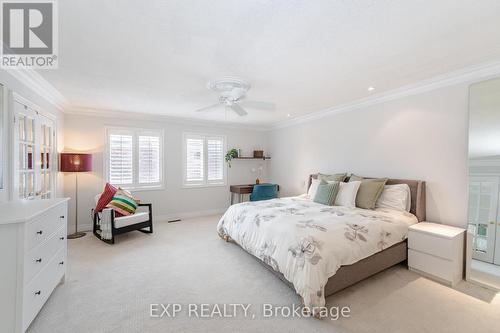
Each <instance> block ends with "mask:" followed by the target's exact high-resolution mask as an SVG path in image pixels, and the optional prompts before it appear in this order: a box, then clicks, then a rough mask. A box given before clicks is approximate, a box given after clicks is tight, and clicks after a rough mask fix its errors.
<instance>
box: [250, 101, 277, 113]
mask: <svg viewBox="0 0 500 333" xmlns="http://www.w3.org/2000/svg"><path fill="white" fill-rule="evenodd" d="M242 104H243V105H244V106H246V107H248V108H251V109H262V110H270V111H273V110H276V104H274V103H272V102H261V101H252V100H245V101H243V102H242Z"/></svg>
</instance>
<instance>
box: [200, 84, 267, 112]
mask: <svg viewBox="0 0 500 333" xmlns="http://www.w3.org/2000/svg"><path fill="white" fill-rule="evenodd" d="M207 88H208V89H210V90H212V91H215V92H217V93H218V94H219V101H218V102H217V103H215V104H212V105H209V106H206V107H203V108H201V109H198V110H196V112H203V111H208V110H211V109H216V108H218V107H220V106H224V107H225V108H226V110H233V111H234V112H235V113H236V114H237V115H239V116H246V115H247V114H248V112H247V111H246V110H245V109H244V108H243V106H245V107H248V108H253V109H262V110H270V111H271V110H274V109H276V105H275V104H274V103H270V102H261V101H250V100H246V99H245V97H246V94H247V92H248V90H249V89H250V84H249V83H248V82H246V81H244V80H241V79H238V78H234V77H224V78H221V79H218V80H212V81H210V82H208V83H207ZM243 99H245V100H244V101H243ZM240 104H242V105H240Z"/></svg>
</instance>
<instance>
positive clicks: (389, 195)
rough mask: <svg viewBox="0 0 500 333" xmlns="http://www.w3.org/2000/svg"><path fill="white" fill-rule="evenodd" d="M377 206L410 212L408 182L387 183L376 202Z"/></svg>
mask: <svg viewBox="0 0 500 333" xmlns="http://www.w3.org/2000/svg"><path fill="white" fill-rule="evenodd" d="M375 208H391V209H397V210H401V211H407V212H409V211H410V208H411V192H410V187H409V186H408V184H397V185H385V186H384V190H383V191H382V194H380V197H379V198H378V200H377V202H376V203H375Z"/></svg>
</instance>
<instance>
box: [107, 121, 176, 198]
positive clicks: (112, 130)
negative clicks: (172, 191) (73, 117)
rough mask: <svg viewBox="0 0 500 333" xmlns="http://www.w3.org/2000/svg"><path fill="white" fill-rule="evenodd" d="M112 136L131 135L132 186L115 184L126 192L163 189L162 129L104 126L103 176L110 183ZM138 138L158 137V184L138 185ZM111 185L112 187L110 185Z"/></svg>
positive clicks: (163, 144)
mask: <svg viewBox="0 0 500 333" xmlns="http://www.w3.org/2000/svg"><path fill="white" fill-rule="evenodd" d="M112 134H118V135H131V136H132V168H133V169H132V179H133V182H132V184H126V185H123V184H116V186H119V187H121V188H123V189H126V190H131V191H156V190H164V189H165V184H166V183H165V170H164V168H165V164H164V146H165V134H164V130H163V129H160V128H158V129H154V128H139V127H115V126H105V152H104V175H105V180H106V182H108V183H110V174H109V166H110V159H109V153H110V147H109V144H110V142H109V136H110V135H112ZM139 136H158V137H159V138H160V156H159V163H160V165H159V172H160V174H159V177H160V181H159V182H158V183H139V158H138V156H139ZM110 184H111V185H114V184H112V183H110Z"/></svg>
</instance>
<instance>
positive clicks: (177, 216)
mask: <svg viewBox="0 0 500 333" xmlns="http://www.w3.org/2000/svg"><path fill="white" fill-rule="evenodd" d="M226 209H227V208H217V209H208V210H200V211H196V212H183V213H173V214H166V215H154V216H153V221H154V222H155V223H156V222H167V221H172V220H184V219H192V218H195V217H200V216H209V215H217V214H223V213H224V212H225V211H226ZM153 211H154V207H153ZM69 227H70V228H69V229H68V231H71V230H73V229H71V226H69ZM78 231H92V223H84V224H80V223H78Z"/></svg>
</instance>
